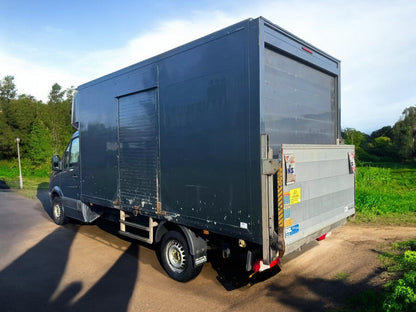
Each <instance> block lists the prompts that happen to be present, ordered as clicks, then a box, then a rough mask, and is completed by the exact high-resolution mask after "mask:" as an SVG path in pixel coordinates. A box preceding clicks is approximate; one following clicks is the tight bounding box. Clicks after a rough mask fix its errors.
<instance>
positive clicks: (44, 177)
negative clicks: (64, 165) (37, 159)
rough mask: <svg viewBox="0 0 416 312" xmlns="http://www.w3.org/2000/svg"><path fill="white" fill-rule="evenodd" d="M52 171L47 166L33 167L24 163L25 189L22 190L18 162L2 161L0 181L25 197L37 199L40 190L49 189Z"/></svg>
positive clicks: (0, 164) (0, 162) (0, 163)
mask: <svg viewBox="0 0 416 312" xmlns="http://www.w3.org/2000/svg"><path fill="white" fill-rule="evenodd" d="M49 174H50V169H49V168H47V165H43V166H33V165H31V164H30V163H29V162H27V161H24V160H23V161H22V178H23V189H20V188H19V187H20V183H19V167H18V164H17V161H16V162H15V163H14V162H10V161H5V160H0V180H3V181H5V182H6V184H7V185H8V186H9V187H10V188H11V189H12V190H15V191H17V192H19V193H20V194H22V195H23V196H25V197H28V198H36V195H37V192H38V189H48V185H49Z"/></svg>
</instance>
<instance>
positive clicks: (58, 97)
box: [48, 83, 65, 104]
mask: <svg viewBox="0 0 416 312" xmlns="http://www.w3.org/2000/svg"><path fill="white" fill-rule="evenodd" d="M64 96H65V91H62V87H61V86H60V85H59V84H57V83H55V84H53V86H52V90H51V92H49V95H48V99H49V102H48V104H59V103H61V102H63V100H64Z"/></svg>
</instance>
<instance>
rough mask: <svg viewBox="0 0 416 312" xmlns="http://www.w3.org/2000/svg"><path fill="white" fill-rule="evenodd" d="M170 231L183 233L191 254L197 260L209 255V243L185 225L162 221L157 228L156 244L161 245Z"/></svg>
mask: <svg viewBox="0 0 416 312" xmlns="http://www.w3.org/2000/svg"><path fill="white" fill-rule="evenodd" d="M169 231H178V232H179V233H181V234H182V235H183V236H184V237H185V239H186V241H187V243H188V246H189V253H190V254H191V255H192V256H195V257H196V258H199V257H203V256H206V254H207V242H206V240H205V239H204V238H203V237H201V236H198V235H197V234H196V233H195V232H194V231H192V230H191V229H189V228H188V227H186V226H184V225H179V224H174V223H170V222H167V221H162V222H161V223H160V224H159V226H158V227H157V230H156V234H155V242H156V243H159V242H160V241H161V240H162V238H163V236H164V235H165V234H166V233H167V232H169Z"/></svg>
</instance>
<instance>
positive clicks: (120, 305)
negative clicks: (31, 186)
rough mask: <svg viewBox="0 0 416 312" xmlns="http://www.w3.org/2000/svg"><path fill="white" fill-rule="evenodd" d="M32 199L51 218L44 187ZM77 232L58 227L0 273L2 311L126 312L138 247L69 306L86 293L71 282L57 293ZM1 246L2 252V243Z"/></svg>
mask: <svg viewBox="0 0 416 312" xmlns="http://www.w3.org/2000/svg"><path fill="white" fill-rule="evenodd" d="M37 198H38V199H39V201H40V202H41V204H42V207H43V209H44V211H45V212H46V213H47V214H49V215H50V214H51V205H50V203H49V199H48V192H47V190H45V188H44V186H41V187H39V188H38V192H37ZM45 217H46V216H45ZM50 222H53V221H52V220H50ZM16 230H17V231H18V229H16ZM21 230H24V229H21ZM79 231H80V225H79V224H67V225H64V226H60V227H57V228H56V229H55V230H54V231H53V232H51V233H49V234H48V235H47V236H45V237H44V238H43V239H42V240H41V241H40V242H38V243H37V244H36V245H34V246H33V247H31V248H29V249H27V251H25V252H24V253H23V254H22V255H20V256H19V257H18V258H17V259H15V260H14V261H13V262H12V263H10V264H9V265H7V266H6V267H5V268H4V269H3V270H1V271H0V294H2V295H0V307H1V308H0V309H1V310H2V311H110V310H111V311H114V309H116V310H117V311H126V310H127V308H128V304H129V302H130V299H131V296H132V294H133V291H134V288H135V284H136V279H137V275H138V270H139V260H138V258H139V246H138V245H137V244H134V243H132V244H129V245H128V246H129V247H128V248H127V249H126V250H125V251H124V252H123V254H122V255H121V256H120V257H119V258H118V259H117V261H116V262H115V263H114V264H113V265H112V266H111V268H109V269H108V271H107V272H105V271H104V272H102V274H103V275H102V277H101V278H100V279H99V280H98V281H97V282H96V283H95V284H94V285H93V286H92V287H91V288H90V289H88V290H87V292H86V293H85V294H84V295H83V296H82V297H81V298H79V299H77V300H76V301H74V298H75V297H77V296H79V293H80V292H81V291H85V289H83V287H84V285H83V282H82V281H77V280H74V281H72V282H71V283H70V284H69V285H67V286H66V287H65V288H64V289H61V290H59V291H58V287H62V285H61V284H62V278H63V275H64V273H65V270H66V267H67V265H68V262H69V259H70V250H71V246H72V244H73V241H74V238H75V236H76V235H77V234H78V233H79ZM4 246H5V248H7V242H4ZM82 256H84V257H88V254H85V255H77V257H82ZM91 266H94V264H91ZM69 278H71V277H69Z"/></svg>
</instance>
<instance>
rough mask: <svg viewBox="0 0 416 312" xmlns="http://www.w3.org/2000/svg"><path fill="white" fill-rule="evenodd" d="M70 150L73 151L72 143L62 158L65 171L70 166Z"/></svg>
mask: <svg viewBox="0 0 416 312" xmlns="http://www.w3.org/2000/svg"><path fill="white" fill-rule="evenodd" d="M70 150H71V143H69V144H68V146H67V147H66V149H65V152H64V156H63V157H62V163H63V164H62V165H63V169H66V168H68V166H69V155H70Z"/></svg>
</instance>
